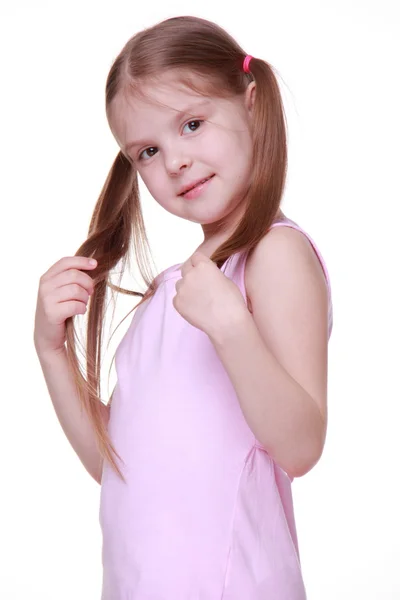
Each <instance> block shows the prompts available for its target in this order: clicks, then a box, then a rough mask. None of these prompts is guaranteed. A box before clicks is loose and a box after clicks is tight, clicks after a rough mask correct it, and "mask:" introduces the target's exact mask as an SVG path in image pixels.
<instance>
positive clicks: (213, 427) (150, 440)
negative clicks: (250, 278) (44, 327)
mask: <svg viewBox="0 0 400 600" xmlns="http://www.w3.org/2000/svg"><path fill="white" fill-rule="evenodd" d="M272 226H273V227H276V226H289V227H293V228H295V229H298V230H299V231H302V232H303V233H304V234H305V235H306V237H307V238H308V240H309V241H310V243H311V245H312V247H313V248H314V250H315V252H316V254H317V256H318V258H319V259H320V262H321V265H322V268H323V271H324V273H325V277H326V282H327V286H328V292H329V315H328V319H329V323H328V327H329V335H330V333H331V330H332V301H331V287H330V282H329V276H328V272H327V269H326V265H325V263H324V261H323V259H322V256H321V255H320V253H319V251H318V249H317V247H316V246H315V243H314V242H313V240H312V239H311V238H310V236H309V235H308V234H307V233H305V232H304V231H303V230H302V229H301V228H300V227H299V226H298V225H297V224H295V223H294V222H293V221H291V220H290V219H288V218H287V217H283V218H282V219H281V220H280V221H278V222H276V223H274V224H273V225H272ZM180 266H181V265H174V266H172V267H170V268H168V269H166V270H165V271H164V272H163V273H161V274H160V275H159V276H158V278H157V279H158V288H157V291H156V293H155V295H154V296H153V297H152V298H150V299H148V300H147V301H146V302H144V303H143V304H142V305H141V306H139V307H138V308H137V309H136V312H135V313H134V316H133V318H132V321H131V324H130V326H129V328H128V331H127V332H126V334H125V336H124V337H123V338H122V341H121V342H120V344H119V346H118V348H117V351H116V356H115V365H116V373H117V384H116V387H115V390H114V395H113V400H112V404H111V409H110V420H109V426H108V431H109V434H110V437H111V440H112V442H113V443H114V445H115V449H116V450H117V452H118V453H119V455H120V456H121V458H122V459H123V461H124V464H122V463H119V464H120V468H121V470H122V472H123V474H124V477H125V478H126V482H127V483H126V484H125V483H124V482H123V481H122V480H121V479H120V478H119V477H118V476H117V475H116V474H115V472H114V471H113V470H112V468H111V467H110V465H109V463H107V462H106V461H104V466H103V473H102V481H101V492H100V515H99V516H100V526H101V530H102V536H103V547H102V564H103V582H102V597H101V598H102V600H305V598H306V591H305V586H304V583H303V578H302V573H301V567H300V559H299V549H298V542H297V535H296V527H295V519H294V510H293V502H292V492H291V482H292V479H290V478H289V476H288V475H287V474H286V473H285V472H284V471H283V470H282V469H281V468H280V467H279V466H278V465H277V464H276V463H275V462H274V461H273V460H272V459H271V458H270V456H269V455H268V453H267V452H266V451H265V450H264V449H263V448H262V446H261V445H260V444H259V443H258V442H257V440H256V439H255V436H254V434H253V433H252V431H251V430H250V428H249V426H248V425H247V422H246V421H245V419H244V416H243V413H242V412H241V409H240V406H239V402H238V399H237V396H236V393H235V390H234V388H233V385H232V383H231V381H230V379H229V377H228V375H227V373H226V371H225V369H224V367H223V365H222V363H221V361H220V359H219V357H218V356H217V354H216V351H215V349H214V347H213V345H212V343H211V341H210V339H209V337H208V336H207V335H206V334H205V333H204V332H202V331H200V330H199V329H197V328H195V327H193V326H192V325H190V324H189V323H188V322H187V321H185V320H184V319H183V317H181V316H180V315H179V313H178V312H177V311H176V310H175V309H174V307H173V304H172V298H173V297H174V296H175V294H176V291H175V282H176V281H177V279H179V278H180V277H181V273H180ZM244 267H245V255H243V254H242V253H238V254H234V255H233V256H231V257H230V258H229V259H228V260H227V261H226V262H225V264H224V265H223V267H222V271H223V272H224V273H225V275H226V276H227V277H229V278H231V279H232V280H233V281H234V282H235V283H236V285H237V286H238V287H239V289H240V290H241V292H242V294H243V296H244V298H245V300H246V292H245V287H244Z"/></svg>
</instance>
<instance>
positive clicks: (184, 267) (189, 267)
mask: <svg viewBox="0 0 400 600" xmlns="http://www.w3.org/2000/svg"><path fill="white" fill-rule="evenodd" d="M192 269H193V263H192V257H191V256H190V257H189V258H188V259H187V260H186V261H185V262H184V263H183V265H182V266H181V273H182V277H184V276H185V275H187V273H189V271H191V270H192Z"/></svg>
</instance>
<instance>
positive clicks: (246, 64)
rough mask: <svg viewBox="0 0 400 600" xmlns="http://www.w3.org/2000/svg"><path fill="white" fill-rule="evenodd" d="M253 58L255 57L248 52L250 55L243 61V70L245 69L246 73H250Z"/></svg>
mask: <svg viewBox="0 0 400 600" xmlns="http://www.w3.org/2000/svg"><path fill="white" fill-rule="evenodd" d="M252 58H253V57H252V56H250V54H248V55H247V56H246V58H245V59H244V61H243V71H244V72H245V73H250V69H249V64H250V61H251V59H252Z"/></svg>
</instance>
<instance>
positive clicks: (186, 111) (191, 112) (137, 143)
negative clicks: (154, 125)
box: [124, 100, 211, 154]
mask: <svg viewBox="0 0 400 600" xmlns="http://www.w3.org/2000/svg"><path fill="white" fill-rule="evenodd" d="M210 102H211V101H210V100H203V101H202V102H198V103H196V104H190V105H189V106H186V107H185V108H184V109H183V110H179V111H176V112H177V114H176V115H175V117H174V118H173V120H172V121H173V122H174V123H176V121H178V120H179V119H181V118H182V116H183V115H192V116H194V114H195V111H197V110H199V108H204V107H205V106H207V105H208V104H210ZM147 143H148V141H147V140H145V139H142V140H131V141H130V142H129V143H128V144H127V145H126V146H125V148H124V152H125V153H126V154H127V153H128V151H129V150H131V149H132V148H134V147H135V146H142V145H143V146H145V145H146V144H147Z"/></svg>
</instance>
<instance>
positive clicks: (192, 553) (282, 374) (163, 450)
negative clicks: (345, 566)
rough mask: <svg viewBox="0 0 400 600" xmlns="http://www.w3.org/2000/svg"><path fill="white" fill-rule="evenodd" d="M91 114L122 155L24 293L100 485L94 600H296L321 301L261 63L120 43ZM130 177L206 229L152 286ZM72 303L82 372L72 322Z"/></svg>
mask: <svg viewBox="0 0 400 600" xmlns="http://www.w3.org/2000/svg"><path fill="white" fill-rule="evenodd" d="M106 112H107V118H108V121H109V125H110V128H111V131H112V133H113V135H114V137H115V139H116V141H117V143H118V146H119V148H120V150H119V152H118V155H117V157H116V160H115V162H114V164H113V166H112V169H111V171H110V174H109V175H108V178H107V180H106V183H105V185H104V188H103V190H102V192H101V195H100V198H99V200H98V203H97V205H96V207H95V210H94V213H93V217H92V220H91V224H90V229H89V235H88V239H87V240H86V242H85V243H84V244H83V245H82V246H81V247H80V248H79V250H78V252H77V255H76V256H75V257H66V258H63V259H61V260H60V261H58V262H57V263H56V264H55V265H53V266H52V267H51V268H50V269H49V270H48V271H47V273H45V274H44V275H43V276H42V278H41V280H40V286H39V294H38V305H37V314H36V326H35V345H36V350H37V352H38V355H39V359H40V361H41V365H42V368H43V372H44V375H45V378H46V382H47V385H48V387H49V392H50V395H51V398H52V401H53V403H54V406H55V409H56V412H57V415H58V417H59V419H60V422H61V424H62V426H63V428H64V431H65V433H66V435H67V436H68V439H69V440H70V442H71V444H72V446H73V447H74V449H75V451H76V452H77V454H78V455H79V457H80V458H81V460H82V462H83V464H84V465H85V467H86V468H87V470H88V471H89V473H91V475H92V476H93V477H94V478H95V479H96V480H97V481H98V482H99V483H101V497H100V523H101V528H102V534H103V555H102V558H103V592H102V599H103V600H128V599H129V600H145V599H146V600H147V599H149V600H220V599H221V598H223V599H224V600H267V599H272V600H304V598H305V597H306V593H305V587H304V583H303V578H302V574H301V568H300V562H299V550H298V544H297V537H296V528H295V521H294V511H293V504H292V495H291V482H292V481H293V478H294V477H300V476H302V475H304V474H305V473H307V472H308V471H309V470H310V469H311V468H312V467H313V466H314V465H315V464H316V463H317V461H318V460H319V458H320V456H321V453H322V451H323V447H324V441H325V435H326V425H327V346H328V339H329V336H330V333H331V329H332V316H331V308H332V305H331V295H330V284H329V278H328V273H327V271H326V267H325V265H324V262H323V259H322V257H321V255H320V254H319V251H318V249H317V248H316V246H315V244H314V242H313V241H312V239H311V238H310V237H309V235H308V234H307V233H305V232H304V231H303V230H302V229H301V228H300V227H299V226H298V225H296V224H295V223H294V222H293V221H291V220H290V219H288V218H287V217H286V216H285V215H284V214H283V213H282V211H281V210H280V203H281V199H282V194H283V190H284V184H285V177H286V168H287V148H286V133H285V131H286V130H285V119H284V111H283V105H282V100H281V96H280V92H279V87H278V84H277V80H276V77H275V75H274V72H273V69H272V67H271V66H270V65H269V64H268V63H267V62H265V61H263V60H261V59H257V58H252V57H251V56H248V55H246V53H245V52H244V51H243V50H242V49H241V48H240V47H239V45H238V44H237V43H236V42H235V41H234V40H233V39H232V38H231V37H230V36H229V35H228V34H227V33H226V32H225V31H224V30H222V29H221V28H220V27H218V26H217V25H215V24H213V23H210V22H208V21H205V20H202V19H198V18H194V17H179V18H172V19H168V20H167V21H164V22H162V23H159V24H157V25H156V26H154V27H152V28H150V29H147V30H145V31H142V32H140V33H139V34H137V35H136V36H134V37H133V38H132V39H131V40H129V41H128V43H127V44H126V46H125V47H124V48H123V49H122V51H121V53H120V54H119V56H118V57H117V58H116V60H115V62H114V64H113V65H112V67H111V70H110V73H109V76H108V80H107V87H106ZM138 174H139V175H140V176H141V178H142V180H143V182H144V184H145V185H146V187H147V188H148V190H149V192H150V193H151V195H152V196H153V197H154V199H155V200H156V201H157V202H159V203H160V204H161V206H163V207H164V208H165V209H166V210H167V211H169V212H171V213H173V214H175V215H176V216H178V217H181V218H183V219H188V220H190V221H193V222H195V223H199V224H200V225H201V227H202V229H203V232H204V241H203V242H202V244H201V245H200V246H199V248H198V249H197V251H195V252H194V253H193V255H192V256H191V257H190V258H189V259H188V260H186V261H185V262H184V263H183V264H180V265H174V266H172V267H170V268H168V269H166V270H165V271H164V272H163V273H161V274H160V275H158V277H156V278H155V279H152V278H151V277H149V276H148V274H147V273H148V272H147V269H146V267H147V262H146V260H145V258H146V256H147V254H146V253H147V250H148V247H147V240H146V235H145V230H144V226H143V218H142V213H141V208H140V202H139V194H138V183H137V182H138V180H137V176H138ZM166 239H167V238H166ZM131 241H133V244H134V249H135V255H136V257H137V259H138V262H139V266H140V269H141V272H142V275H143V277H144V279H145V281H146V284H147V291H146V293H145V294H144V295H143V294H141V295H142V296H143V297H142V300H141V301H140V302H139V304H138V305H137V307H138V308H137V310H136V312H135V314H134V317H133V319H132V322H131V324H130V327H129V329H128V331H127V333H126V334H125V336H124V338H123V339H122V341H121V343H120V345H119V346H118V349H117V352H116V372H117V384H116V387H115V389H114V392H113V394H112V399H111V400H110V402H109V403H108V405H107V406H105V405H104V404H103V403H102V402H101V401H100V386H99V379H100V371H99V363H100V357H99V353H100V347H101V332H102V325H103V317H104V305H105V300H106V288H107V286H109V287H112V288H113V289H117V290H118V291H121V292H123V293H133V294H136V295H139V294H138V293H137V292H128V291H127V290H123V289H121V288H120V287H117V286H114V285H112V284H111V283H110V272H111V270H112V269H113V268H114V267H115V266H116V265H117V263H119V262H120V261H122V264H123V267H124V266H125V264H126V261H127V257H128V252H129V249H130V247H131ZM89 257H95V258H96V260H97V263H96V264H97V266H96V267H95V268H94V267H93V266H92V265H91V264H89ZM143 257H144V258H143ZM85 271H87V272H85ZM89 297H91V301H90V303H89V311H88V331H87V362H86V376H84V375H83V374H82V372H81V370H80V368H79V363H78V360H77V355H76V350H75V338H74V329H73V316H75V315H77V314H79V313H85V311H86V305H87V304H88V300H89ZM81 405H82V406H84V407H85V409H86V410H85V411H81V410H80V409H81Z"/></svg>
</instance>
